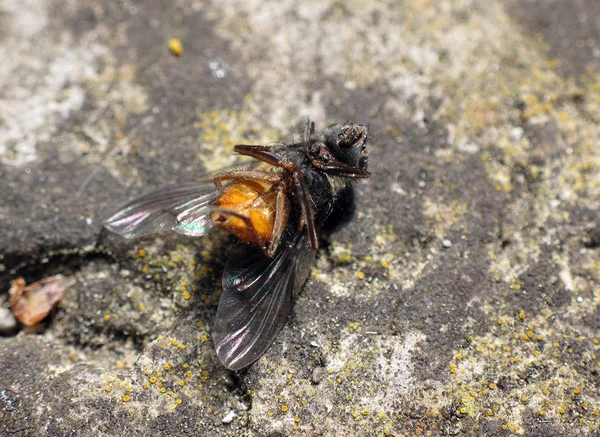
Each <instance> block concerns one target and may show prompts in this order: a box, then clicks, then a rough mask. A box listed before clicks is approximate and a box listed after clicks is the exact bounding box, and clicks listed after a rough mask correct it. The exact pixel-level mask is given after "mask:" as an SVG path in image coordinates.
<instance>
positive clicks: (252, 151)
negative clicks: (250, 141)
mask: <svg viewBox="0 0 600 437" xmlns="http://www.w3.org/2000/svg"><path fill="white" fill-rule="evenodd" d="M234 150H235V151H236V152H238V153H239V154H240V155H244V156H251V157H252V158H254V159H258V160H259V161H262V162H266V163H267V164H270V165H272V166H274V167H280V168H284V169H286V170H289V171H293V170H294V168H295V166H294V164H293V163H291V162H287V161H281V160H280V159H279V158H278V157H277V156H275V155H273V154H272V153H271V150H272V147H271V146H248V145H244V144H238V145H237V146H235V147H234Z"/></svg>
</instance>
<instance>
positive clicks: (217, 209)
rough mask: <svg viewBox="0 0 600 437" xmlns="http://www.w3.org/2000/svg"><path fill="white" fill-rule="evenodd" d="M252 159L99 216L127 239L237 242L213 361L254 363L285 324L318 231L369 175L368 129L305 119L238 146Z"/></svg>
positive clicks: (228, 269)
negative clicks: (319, 125) (257, 142)
mask: <svg viewBox="0 0 600 437" xmlns="http://www.w3.org/2000/svg"><path fill="white" fill-rule="evenodd" d="M235 151H236V152H238V153H239V154H241V155H246V156H250V157H252V158H254V159H255V161H252V162H250V163H249V164H246V165H243V166H240V167H236V168H235V169H232V170H224V171H221V172H217V173H216V174H213V175H210V176H208V177H206V178H204V179H203V180H201V181H200V182H197V183H191V184H184V185H177V186H174V187H170V188H165V189H163V190H160V191H157V192H155V193H151V194H148V195H146V196H143V197H140V198H139V199H136V200H134V201H132V202H131V203H129V204H127V205H126V206H125V207H123V209H121V210H120V211H119V212H117V213H116V214H115V215H113V216H112V217H111V218H109V219H108V220H107V221H106V222H105V226H106V227H107V228H108V229H110V230H111V231H113V232H116V233H117V234H120V235H122V236H124V237H126V238H136V237H141V236H143V235H148V234H153V233H156V232H160V231H174V232H178V233H181V234H185V235H192V236H200V235H204V234H206V233H207V232H208V231H209V230H210V229H212V228H214V227H215V226H216V227H218V228H223V229H226V230H228V231H229V232H231V233H232V234H234V235H235V236H236V237H238V238H239V239H240V240H241V241H242V242H244V243H250V244H244V245H239V246H238V247H236V248H235V249H233V251H232V252H231V253H230V254H229V258H228V261H227V263H226V265H225V269H224V272H223V293H222V294H221V301H220V302H219V308H218V310H217V318H216V321H215V324H214V327H213V340H214V344H215V349H216V351H217V355H218V357H219V360H221V362H222V363H223V365H225V367H227V368H229V369H232V370H238V369H242V368H244V367H246V366H248V365H250V364H252V363H253V362H254V361H256V360H257V359H258V358H259V357H260V356H261V355H262V354H263V353H264V352H265V351H266V350H267V349H268V347H269V346H270V345H271V343H272V342H273V340H274V339H275V337H276V336H277V333H278V332H279V330H280V329H281V328H282V327H283V325H284V324H285V322H286V319H287V317H288V314H289V312H290V309H291V307H292V296H293V294H294V293H295V292H296V291H297V290H298V289H299V288H300V287H301V285H302V284H303V283H304V281H305V280H306V277H307V275H308V272H309V268H310V266H311V264H312V261H313V259H314V257H315V252H316V250H317V247H318V238H317V229H319V228H320V227H321V226H322V224H323V222H324V221H325V219H326V218H327V217H328V216H329V215H330V213H331V212H332V211H333V209H334V207H335V206H336V203H337V201H338V199H339V196H340V194H341V193H342V192H343V191H344V190H345V189H346V188H348V186H349V184H350V182H351V181H352V180H355V179H363V178H368V177H369V176H370V175H371V174H370V173H369V172H368V171H367V164H368V158H367V128H366V126H362V125H359V124H350V123H347V124H343V125H340V124H336V125H332V126H330V127H328V128H326V129H324V130H323V131H322V132H320V133H318V134H316V133H315V130H314V123H310V122H309V123H308V125H307V127H306V130H305V132H304V134H303V137H302V140H301V141H299V142H293V143H292V144H274V145H269V146H247V145H238V146H235Z"/></svg>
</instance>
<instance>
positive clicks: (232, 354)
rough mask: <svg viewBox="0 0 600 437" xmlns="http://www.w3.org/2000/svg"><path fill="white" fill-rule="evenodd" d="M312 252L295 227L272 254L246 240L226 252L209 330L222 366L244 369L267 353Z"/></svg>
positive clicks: (311, 258) (304, 276)
mask: <svg viewBox="0 0 600 437" xmlns="http://www.w3.org/2000/svg"><path fill="white" fill-rule="evenodd" d="M314 257H315V251H314V250H313V249H311V248H310V244H309V242H308V238H307V236H306V232H301V233H300V232H298V231H295V232H293V233H292V235H289V236H287V238H286V239H285V240H284V242H283V243H282V246H281V248H280V250H279V251H278V252H277V253H276V254H275V256H274V257H273V258H267V257H266V256H265V255H264V254H263V253H262V252H261V251H260V250H259V249H258V248H257V247H256V246H249V245H243V246H239V247H237V248H236V249H234V250H233V251H232V252H231V253H230V255H229V259H228V261H227V265H226V266H225V271H224V272H223V293H222V294H221V301H220V302H219V308H218V309H217V317H216V321H215V326H214V330H213V341H214V343H215V349H216V351H217V356H218V357H219V360H220V361H221V363H223V365H224V366H225V367H227V368H228V369H231V370H239V369H242V368H244V367H246V366H249V365H250V364H252V363H253V362H254V361H256V360H257V359H258V358H260V356H261V355H262V354H263V353H265V351H266V350H267V349H268V348H269V346H270V345H271V343H272V342H273V340H275V337H276V336H277V334H278V333H279V331H280V329H281V328H282V327H283V325H284V324H285V322H286V320H287V318H288V315H289V312H290V309H291V307H292V297H293V295H294V293H295V292H296V291H298V289H299V288H300V287H301V286H302V284H303V283H304V281H305V280H306V277H307V276H308V272H309V270H310V266H311V264H312V261H313V259H314Z"/></svg>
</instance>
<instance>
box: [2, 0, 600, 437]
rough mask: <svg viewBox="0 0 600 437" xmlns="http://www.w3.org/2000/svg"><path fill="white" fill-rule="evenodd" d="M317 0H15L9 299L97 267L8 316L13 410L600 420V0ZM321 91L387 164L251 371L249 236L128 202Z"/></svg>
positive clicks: (28, 421) (137, 418) (17, 428)
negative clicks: (238, 260) (228, 316)
mask: <svg viewBox="0 0 600 437" xmlns="http://www.w3.org/2000/svg"><path fill="white" fill-rule="evenodd" d="M297 3H298V2H294V1H290V0H283V1H277V2H275V1H273V2H263V1H258V0H250V1H246V2H238V1H232V0H225V1H212V2H209V1H207V2H204V1H187V2H184V1H179V0H176V1H168V2H167V1H157V0H154V1H133V0H109V1H94V2H77V1H75V0H47V1H42V0H26V1H22V2H16V1H11V0H4V1H0V58H1V59H2V60H3V61H2V62H1V63H0V180H1V181H2V182H1V183H0V187H1V190H0V227H1V232H0V258H1V259H0V263H1V264H0V270H1V273H0V280H1V281H2V282H1V285H0V305H1V306H5V307H6V306H7V292H8V288H9V280H10V279H14V278H15V277H17V276H23V277H24V278H25V279H26V280H27V281H28V282H31V281H34V280H38V279H41V278H44V277H48V276H51V275H53V274H55V273H62V274H64V275H66V276H68V277H70V278H72V279H74V280H75V285H74V286H73V287H71V288H69V289H68V290H67V291H66V298H65V301H64V302H63V304H62V308H61V309H60V310H59V311H58V312H57V313H56V314H55V315H54V316H53V317H52V318H51V320H49V321H48V323H46V325H47V328H46V330H45V331H44V332H43V333H42V334H37V335H34V334H25V333H24V332H21V333H19V334H18V335H16V336H5V337H0V434H1V435H58V436H62V435H85V436H96V435H107V436H108V435H125V434H127V435H154V436H157V437H158V436H168V435H178V436H183V435H194V436H195V435H219V436H220V435H248V436H259V435H260V436H263V435H270V436H279V435H328V436H333V435H456V434H458V435H463V434H464V435H511V434H525V435H553V436H560V435H565V436H580V435H585V434H590V435H596V433H597V429H598V427H599V426H600V414H599V410H600V396H599V386H600V377H599V371H600V345H599V344H598V343H599V340H600V331H599V328H600V307H599V302H600V223H599V219H598V211H599V207H600V200H599V199H600V176H599V174H600V173H599V169H600V144H599V143H600V132H599V130H600V129H599V127H598V125H599V121H600V115H599V114H600V74H599V73H598V67H599V66H600V6H599V5H598V3H597V1H596V0H572V1H561V0H515V1H511V0H506V1H502V0H452V1H450V0H447V1H444V0H438V1H427V0H393V1H360V0H352V1H347V2H343V1H328V0H321V1H309V2H302V3H301V4H297ZM171 38H179V39H180V40H181V41H182V43H183V47H184V50H185V51H184V53H183V55H182V56H180V57H175V56H173V55H172V54H171V53H170V52H169V50H168V48H167V42H168V41H169V39H171ZM306 117H311V118H313V119H315V120H316V121H317V123H318V124H319V125H320V127H323V126H324V125H325V124H329V123H333V122H339V121H346V120H356V121H360V122H366V123H369V124H370V126H371V131H372V134H373V135H372V146H371V153H370V156H371V170H372V172H373V178H372V179H371V180H370V181H368V183H366V184H360V185H358V186H357V190H356V191H357V193H356V194H357V195H356V200H357V204H356V214H355V217H354V219H353V220H352V221H351V222H350V223H348V224H347V225H345V226H343V227H340V228H339V229H337V230H336V231H335V232H333V233H332V234H331V235H330V236H329V237H328V242H329V243H328V245H326V247H324V248H323V249H322V250H321V251H320V252H319V255H318V261H317V263H316V266H315V268H314V270H313V272H312V275H311V277H310V279H309V281H308V283H307V285H306V287H305V288H304V290H303V292H302V293H301V294H300V296H298V297H297V299H296V304H295V308H294V312H293V314H292V316H291V318H290V320H289V322H288V324H287V326H286V327H285V328H284V329H283V331H282V332H281V334H280V335H279V337H278V339H277V341H276V342H275V343H274V345H273V346H272V347H271V349H270V350H269V351H268V352H267V354H266V355H265V356H264V357H263V358H262V359H261V360H259V361H258V362H257V363H256V364H255V365H253V366H252V367H250V368H249V369H248V370H247V371H244V372H241V373H238V374H233V373H230V372H227V371H225V370H224V369H223V368H221V367H220V365H219V364H218V362H217V360H216V357H215V355H214V352H213V349H212V344H211V341H210V325H211V322H212V319H213V317H214V314H215V311H216V301H217V299H218V293H219V291H218V290H219V277H220V276H219V275H220V272H221V269H222V263H223V259H224V257H225V256H226V251H225V250H224V249H223V248H222V243H223V240H224V241H227V237H224V236H222V235H216V236H214V237H212V238H207V239H196V240H190V239H184V238H181V237H168V238H167V237H164V238H147V239H144V240H141V241H135V242H126V241H122V240H120V239H118V238H115V237H114V236H110V235H107V234H106V233H105V232H101V220H102V218H103V217H106V215H107V214H108V213H109V212H111V211H112V210H113V209H114V207H115V205H118V204H120V203H121V202H122V201H124V200H125V199H127V198H129V197H131V196H134V195H137V194H140V193H142V192H145V191H148V190H151V189H153V188H155V187H157V186H158V185H160V184H164V183H168V182H170V181H173V180H190V179H193V178H194V177H195V176H197V175H198V174H199V173H200V172H202V171H204V170H207V169H208V170H212V169H214V168H218V167H219V166H221V165H224V164H229V163H231V162H232V159H234V158H233V157H232V155H231V149H232V146H233V145H234V144H236V143H242V142H250V143H258V142H269V141H274V140H277V139H281V138H283V139H285V138H289V135H290V130H291V128H292V127H293V126H294V125H296V124H298V123H299V122H301V121H302V120H304V119H305V118H306ZM224 418H226V422H229V423H224V421H223V419H224Z"/></svg>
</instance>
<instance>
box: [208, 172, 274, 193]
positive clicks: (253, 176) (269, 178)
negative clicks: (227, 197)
mask: <svg viewBox="0 0 600 437" xmlns="http://www.w3.org/2000/svg"><path fill="white" fill-rule="evenodd" d="M237 179H245V180H251V181H266V182H270V183H272V184H280V183H281V182H282V178H281V175H279V174H276V173H265V172H262V171H252V170H248V171H236V172H232V173H226V174H220V175H217V176H216V177H215V179H214V181H215V186H216V187H217V188H218V189H219V190H222V189H223V184H222V183H221V181H227V180H237Z"/></svg>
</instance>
